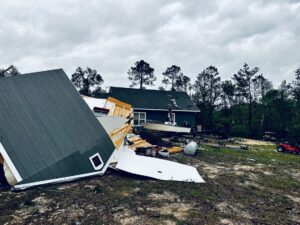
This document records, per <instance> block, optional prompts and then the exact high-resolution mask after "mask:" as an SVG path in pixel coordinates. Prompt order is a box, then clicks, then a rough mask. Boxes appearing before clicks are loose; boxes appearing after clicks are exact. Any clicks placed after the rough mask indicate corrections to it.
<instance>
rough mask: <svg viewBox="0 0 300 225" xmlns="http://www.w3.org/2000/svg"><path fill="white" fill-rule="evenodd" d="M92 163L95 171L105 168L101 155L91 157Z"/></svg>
mask: <svg viewBox="0 0 300 225" xmlns="http://www.w3.org/2000/svg"><path fill="white" fill-rule="evenodd" d="M90 161H91V163H92V165H93V167H94V169H95V170H100V169H101V168H102V167H103V166H104V163H103V161H102V159H101V157H100V154H99V153H96V154H95V155H93V156H91V157H90Z"/></svg>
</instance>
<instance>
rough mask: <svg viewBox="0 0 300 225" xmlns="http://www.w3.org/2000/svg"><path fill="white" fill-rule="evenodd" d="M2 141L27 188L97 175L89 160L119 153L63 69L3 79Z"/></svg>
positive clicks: (0, 83) (0, 105)
mask: <svg viewBox="0 0 300 225" xmlns="http://www.w3.org/2000/svg"><path fill="white" fill-rule="evenodd" d="M0 142H1V143H2V145H3V146H4V148H5V150H6V152H7V154H8V155H9V156H10V158H11V160H12V162H13V164H14V165H15V167H16V169H17V170H18V172H19V173H20V175H21V177H22V178H23V181H22V182H21V184H23V183H28V182H37V181H43V180H49V179H55V178H61V177H67V176H75V175H80V174H83V173H87V172H95V171H94V169H93V167H92V165H91V163H90V161H89V157H90V156H92V155H94V154H95V153H97V152H99V154H100V155H101V157H102V160H103V161H104V162H105V163H106V162H107V161H108V159H109V157H110V156H111V154H112V152H113V151H114V146H113V143H112V142H111V140H110V138H109V136H108V135H107V134H106V132H105V130H104V129H103V127H102V126H101V124H100V123H99V122H98V121H97V119H96V118H95V117H94V115H93V113H92V112H91V110H90V109H89V107H88V106H87V105H86V103H85V102H84V100H83V99H82V98H81V96H80V95H79V94H78V92H77V91H76V89H75V88H74V86H73V85H72V84H71V82H70V81H69V79H68V77H67V75H66V74H65V73H64V71H63V70H52V71H45V72H39V73H33V74H24V75H21V76H15V77H8V78H0Z"/></svg>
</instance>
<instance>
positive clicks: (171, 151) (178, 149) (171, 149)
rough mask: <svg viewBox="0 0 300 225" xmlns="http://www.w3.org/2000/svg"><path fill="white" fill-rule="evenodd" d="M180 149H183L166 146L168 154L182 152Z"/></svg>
mask: <svg viewBox="0 0 300 225" xmlns="http://www.w3.org/2000/svg"><path fill="white" fill-rule="evenodd" d="M182 151H183V148H182V147H171V148H168V152H169V153H170V154H173V153H179V152H182Z"/></svg>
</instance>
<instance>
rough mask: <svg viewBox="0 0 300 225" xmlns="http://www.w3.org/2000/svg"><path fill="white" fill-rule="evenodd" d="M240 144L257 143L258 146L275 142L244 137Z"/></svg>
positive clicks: (270, 144)
mask: <svg viewBox="0 0 300 225" xmlns="http://www.w3.org/2000/svg"><path fill="white" fill-rule="evenodd" d="M239 143H240V144H243V145H257V146H272V145H274V143H272V142H268V141H258V140H253V139H242V140H241V141H239Z"/></svg>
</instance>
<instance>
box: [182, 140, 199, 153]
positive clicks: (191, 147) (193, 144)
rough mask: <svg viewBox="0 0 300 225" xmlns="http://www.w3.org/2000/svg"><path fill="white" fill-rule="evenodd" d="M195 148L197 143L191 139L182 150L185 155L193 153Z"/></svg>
mask: <svg viewBox="0 0 300 225" xmlns="http://www.w3.org/2000/svg"><path fill="white" fill-rule="evenodd" d="M197 148H198V144H197V143H196V142H194V141H191V142H190V143H188V144H187V145H186V146H185V147H184V149H183V151H184V154H186V155H195V154H196V151H197Z"/></svg>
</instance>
